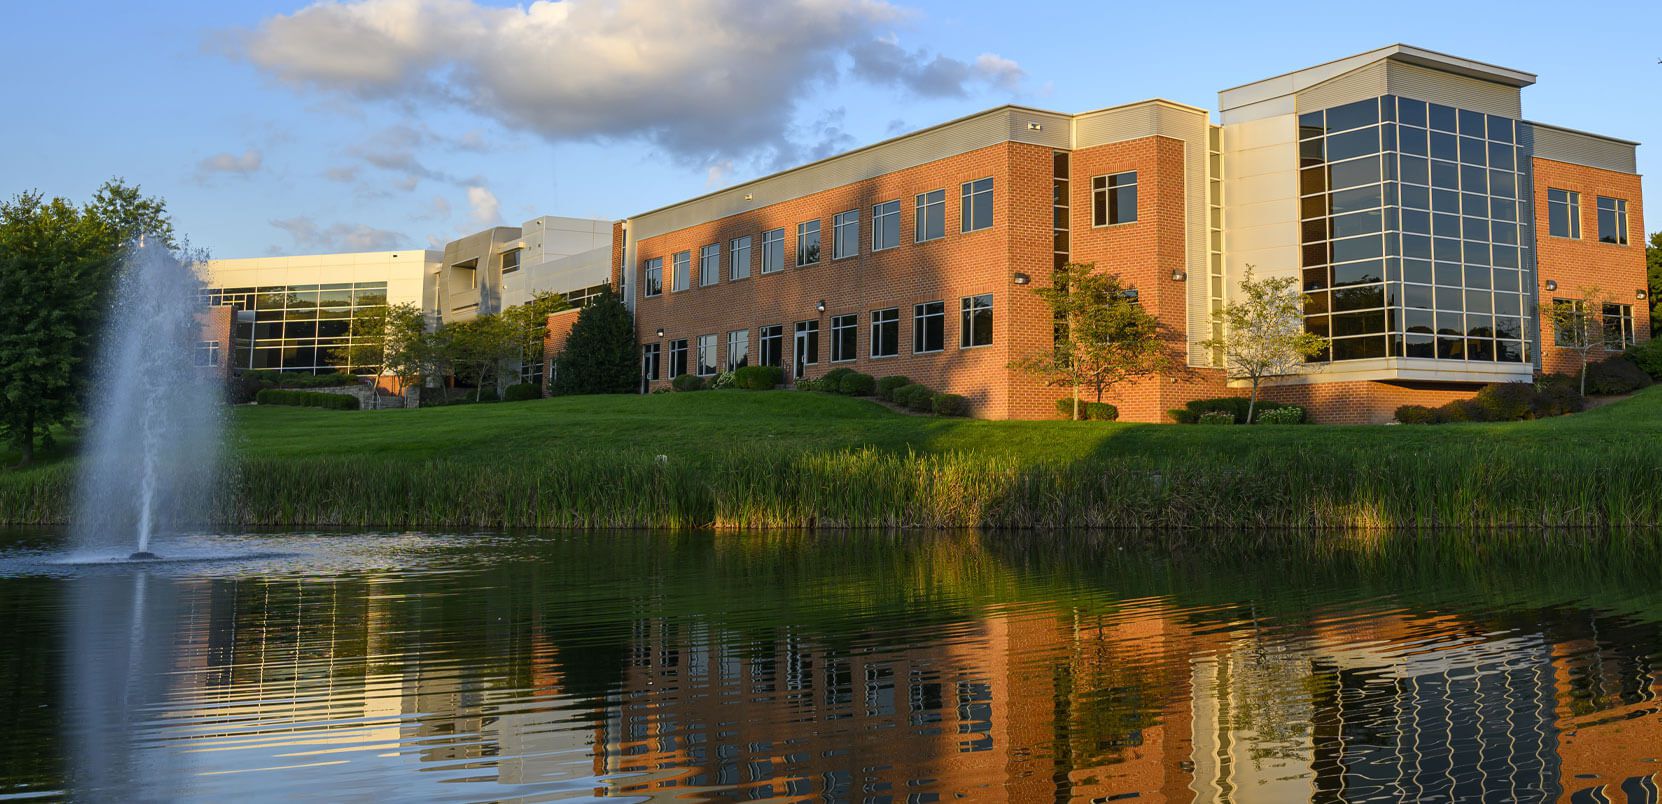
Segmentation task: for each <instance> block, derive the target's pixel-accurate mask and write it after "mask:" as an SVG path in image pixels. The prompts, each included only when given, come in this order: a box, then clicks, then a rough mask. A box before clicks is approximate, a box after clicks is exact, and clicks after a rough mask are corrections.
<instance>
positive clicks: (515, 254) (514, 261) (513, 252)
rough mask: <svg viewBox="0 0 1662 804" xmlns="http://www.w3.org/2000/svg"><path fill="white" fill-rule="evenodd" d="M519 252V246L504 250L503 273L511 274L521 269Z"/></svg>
mask: <svg viewBox="0 0 1662 804" xmlns="http://www.w3.org/2000/svg"><path fill="white" fill-rule="evenodd" d="M519 252H520V250H519V249H517V248H511V249H508V250H507V251H504V252H502V273H505V274H511V273H513V272H515V271H517V270H519Z"/></svg>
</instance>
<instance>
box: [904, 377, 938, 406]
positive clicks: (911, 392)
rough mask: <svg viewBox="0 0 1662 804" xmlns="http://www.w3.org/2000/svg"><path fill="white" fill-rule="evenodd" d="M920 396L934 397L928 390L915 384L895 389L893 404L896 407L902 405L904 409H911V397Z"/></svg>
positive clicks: (932, 392)
mask: <svg viewBox="0 0 1662 804" xmlns="http://www.w3.org/2000/svg"><path fill="white" fill-rule="evenodd" d="M920 394H921V395H927V396H934V394H935V392H934V391H931V390H929V389H928V388H926V387H924V386H922V385H918V384H917V383H912V384H911V385H902V386H900V387H899V388H896V389H895V391H894V403H895V404H896V405H903V406H905V407H911V406H912V397H914V396H918V395H920Z"/></svg>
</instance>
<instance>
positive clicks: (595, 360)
mask: <svg viewBox="0 0 1662 804" xmlns="http://www.w3.org/2000/svg"><path fill="white" fill-rule="evenodd" d="M639 372H640V366H639V364H638V363H637V359H636V356H635V322H634V321H633V320H631V319H630V317H629V310H628V308H626V307H624V306H623V300H622V299H619V298H618V297H617V294H615V293H613V292H612V289H611V288H607V289H606V290H604V291H602V292H601V294H600V296H599V297H597V298H596V299H595V300H594V301H593V302H590V303H589V305H588V306H587V307H584V308H583V309H582V310H581V311H580V312H578V313H577V321H576V322H575V323H573V324H572V326H571V334H570V335H569V336H568V337H567V338H566V345H565V349H563V350H561V352H560V355H559V357H558V358H556V359H555V369H554V377H553V382H552V383H550V390H551V391H552V392H553V393H555V394H630V393H634V392H635V391H637V390H638V389H639V388H640V374H639Z"/></svg>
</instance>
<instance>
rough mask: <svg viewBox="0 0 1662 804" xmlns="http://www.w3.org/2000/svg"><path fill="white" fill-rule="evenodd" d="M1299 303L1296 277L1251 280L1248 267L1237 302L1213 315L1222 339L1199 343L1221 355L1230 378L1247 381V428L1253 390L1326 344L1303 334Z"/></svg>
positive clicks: (1254, 399)
mask: <svg viewBox="0 0 1662 804" xmlns="http://www.w3.org/2000/svg"><path fill="white" fill-rule="evenodd" d="M1304 301H1305V296H1304V294H1303V293H1301V292H1299V290H1298V279H1297V278H1295V277H1290V276H1281V277H1269V278H1266V279H1254V278H1253V276H1252V266H1250V265H1248V266H1247V268H1246V274H1245V275H1244V276H1242V277H1241V289H1240V296H1239V298H1238V299H1236V300H1235V301H1232V302H1229V303H1228V304H1225V305H1224V307H1223V309H1222V310H1219V311H1218V312H1217V313H1216V314H1215V315H1214V319H1215V320H1216V321H1218V322H1219V323H1221V324H1223V337H1222V338H1210V339H1207V340H1204V341H1201V346H1203V347H1205V348H1207V349H1209V350H1212V351H1214V352H1221V353H1222V355H1223V361H1224V368H1225V369H1226V370H1227V371H1228V372H1229V376H1231V377H1241V378H1245V379H1246V380H1248V381H1250V382H1251V383H1252V395H1251V396H1250V397H1248V399H1247V423H1248V424H1251V423H1252V422H1253V410H1254V409H1255V408H1256V407H1257V406H1258V387H1259V386H1260V385H1261V384H1262V383H1263V382H1264V380H1266V379H1270V378H1273V377H1285V376H1287V375H1290V374H1293V373H1295V372H1297V371H1298V369H1299V368H1300V367H1301V366H1303V365H1304V364H1305V361H1306V360H1308V359H1309V358H1310V357H1311V356H1313V355H1315V354H1317V353H1319V352H1321V350H1322V348H1323V347H1324V346H1326V345H1327V339H1325V338H1323V337H1321V336H1320V335H1316V334H1313V333H1310V332H1305V331H1304Z"/></svg>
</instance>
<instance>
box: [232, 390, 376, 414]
mask: <svg viewBox="0 0 1662 804" xmlns="http://www.w3.org/2000/svg"><path fill="white" fill-rule="evenodd" d="M254 401H256V402H258V403H260V404H262V405H292V406H295V407H302V408H326V409H328V410H357V409H358V398H357V397H355V396H352V395H350V394H325V393H322V392H319V391H293V390H288V389H285V388H267V389H265V390H263V391H261V392H259V394H257V395H256V396H255V398H254Z"/></svg>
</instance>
